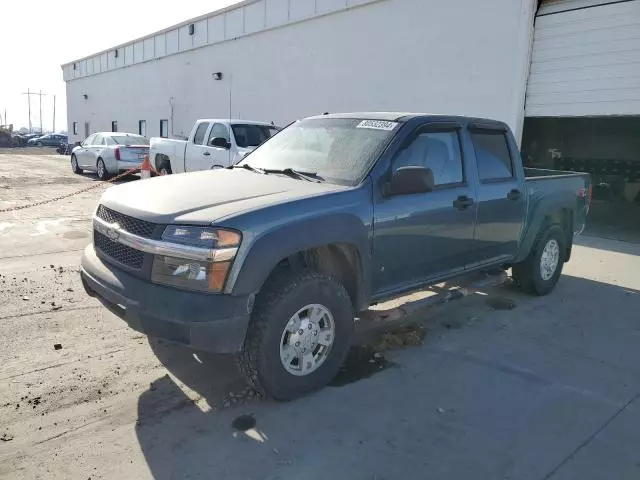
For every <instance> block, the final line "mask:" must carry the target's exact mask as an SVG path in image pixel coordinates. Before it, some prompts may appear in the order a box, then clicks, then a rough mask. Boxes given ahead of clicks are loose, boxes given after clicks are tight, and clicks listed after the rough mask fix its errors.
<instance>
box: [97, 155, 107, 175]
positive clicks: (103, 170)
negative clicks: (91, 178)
mask: <svg viewBox="0 0 640 480" xmlns="http://www.w3.org/2000/svg"><path fill="white" fill-rule="evenodd" d="M96 173H97V175H98V178H99V179H100V180H108V179H109V172H107V167H105V165H104V160H102V159H101V158H99V159H98V163H96Z"/></svg>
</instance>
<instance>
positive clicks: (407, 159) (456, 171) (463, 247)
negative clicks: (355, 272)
mask: <svg viewBox="0 0 640 480" xmlns="http://www.w3.org/2000/svg"><path fill="white" fill-rule="evenodd" d="M461 152H462V150H461V145H460V129H459V127H458V126H456V125H451V124H447V125H446V126H437V125H428V126H424V127H420V128H419V129H418V130H417V131H416V132H415V133H414V135H413V139H412V140H410V143H409V144H408V146H407V147H406V148H404V149H402V150H401V151H400V152H399V153H398V154H397V155H396V157H395V159H394V160H393V162H392V171H395V170H397V169H398V168H400V167H407V166H423V167H425V168H429V169H431V171H432V172H433V176H434V185H435V186H434V189H433V190H432V191H430V192H427V193H419V194H412V195H399V196H392V197H384V196H383V195H382V194H378V193H376V194H375V195H376V199H375V205H374V209H375V211H374V222H375V224H374V249H375V251H374V259H375V261H374V285H373V288H374V292H375V293H374V294H375V295H378V296H384V295H385V294H387V293H392V292H394V291H400V290H404V289H407V288H410V287H411V286H413V285H417V284H420V283H423V282H425V281H427V280H428V279H433V278H437V277H439V276H442V275H445V274H450V273H452V272H456V271H462V270H463V269H464V266H465V263H466V261H467V257H466V253H467V252H468V251H469V249H470V248H471V245H472V242H473V234H474V227H475V218H476V208H477V206H476V204H475V202H474V196H475V194H474V193H475V192H474V190H473V188H471V187H470V186H469V185H468V183H467V180H466V175H465V166H464V165H463V155H462V153H461Z"/></svg>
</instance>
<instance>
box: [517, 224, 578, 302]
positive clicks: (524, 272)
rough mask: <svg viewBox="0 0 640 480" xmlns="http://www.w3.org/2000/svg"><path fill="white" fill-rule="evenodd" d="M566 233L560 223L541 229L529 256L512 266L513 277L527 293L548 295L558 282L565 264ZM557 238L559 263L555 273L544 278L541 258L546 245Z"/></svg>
mask: <svg viewBox="0 0 640 480" xmlns="http://www.w3.org/2000/svg"><path fill="white" fill-rule="evenodd" d="M566 238H567V237H566V235H565V232H564V230H562V228H560V226H559V225H550V226H548V227H546V228H545V229H543V230H541V232H540V234H539V235H538V238H537V239H536V241H535V243H534V245H533V247H532V248H531V252H530V253H529V256H528V257H527V258H526V259H525V260H524V261H522V262H520V263H516V264H515V265H514V266H513V268H512V275H513V279H514V280H515V281H516V283H517V284H518V285H519V286H520V288H522V290H524V291H525V292H527V293H534V294H536V295H540V296H543V295H547V294H548V293H550V292H551V291H552V290H553V289H554V288H555V286H556V284H557V283H558V279H559V278H560V275H561V274H562V267H563V266H564V256H565V252H566V251H567V250H566ZM552 240H555V241H556V242H557V244H558V248H559V252H558V264H557V266H556V269H555V271H554V272H553V275H552V276H551V277H550V278H548V279H544V278H543V277H542V273H541V259H542V253H543V252H544V249H545V246H546V245H547V244H548V243H549V242H551V241H552Z"/></svg>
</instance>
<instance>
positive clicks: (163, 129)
mask: <svg viewBox="0 0 640 480" xmlns="http://www.w3.org/2000/svg"><path fill="white" fill-rule="evenodd" d="M160 136H161V137H162V138H169V120H166V119H165V120H160Z"/></svg>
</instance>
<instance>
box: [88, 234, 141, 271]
mask: <svg viewBox="0 0 640 480" xmlns="http://www.w3.org/2000/svg"><path fill="white" fill-rule="evenodd" d="M93 244H94V246H95V247H96V248H97V249H98V250H100V251H101V252H102V253H104V254H105V255H107V256H109V257H111V258H113V259H114V260H116V261H117V262H120V263H121V264H123V265H126V266H128V267H131V268H135V269H138V270H139V269H140V268H142V262H143V261H144V253H143V252H141V251H139V250H135V249H133V248H131V247H128V246H126V245H122V244H121V243H118V242H113V241H111V239H109V238H108V237H107V236H105V235H103V234H101V233H100V232H98V231H96V230H94V231H93Z"/></svg>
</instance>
